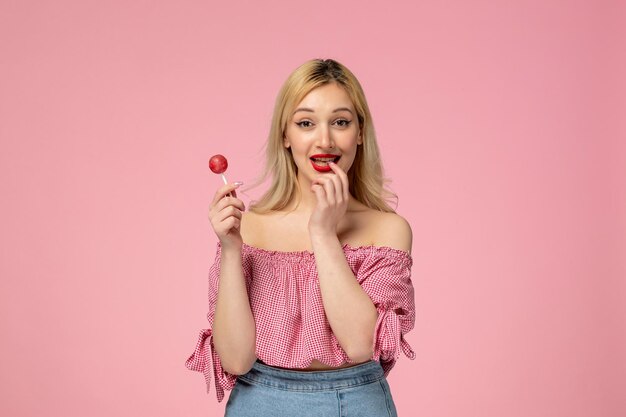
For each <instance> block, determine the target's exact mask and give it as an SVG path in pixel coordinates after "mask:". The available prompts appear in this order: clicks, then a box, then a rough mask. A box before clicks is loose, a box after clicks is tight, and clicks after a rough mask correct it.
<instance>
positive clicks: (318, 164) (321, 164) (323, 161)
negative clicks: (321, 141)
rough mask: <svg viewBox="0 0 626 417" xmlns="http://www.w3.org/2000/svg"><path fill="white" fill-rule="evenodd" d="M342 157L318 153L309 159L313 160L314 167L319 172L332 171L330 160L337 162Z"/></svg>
mask: <svg viewBox="0 0 626 417" xmlns="http://www.w3.org/2000/svg"><path fill="white" fill-rule="evenodd" d="M340 158H341V155H332V154H318V155H313V156H311V157H310V158H309V159H310V160H311V164H312V165H313V169H315V170H316V171H318V172H328V171H332V169H331V168H330V165H328V163H329V162H334V163H337V161H339V159H340Z"/></svg>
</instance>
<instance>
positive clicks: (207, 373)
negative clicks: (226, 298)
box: [185, 244, 237, 402]
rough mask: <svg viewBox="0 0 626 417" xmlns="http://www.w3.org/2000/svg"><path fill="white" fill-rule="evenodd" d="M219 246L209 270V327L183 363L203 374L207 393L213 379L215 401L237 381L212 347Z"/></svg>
mask: <svg viewBox="0 0 626 417" xmlns="http://www.w3.org/2000/svg"><path fill="white" fill-rule="evenodd" d="M220 259H221V246H220V245H219V244H218V245H217V252H216V254H215V262H214V263H213V265H212V266H211V268H210V269H209V312H208V314H207V319H208V321H209V325H208V328H207V329H202V330H201V331H200V334H199V336H198V341H197V343H196V349H195V351H194V352H193V354H192V355H191V356H190V357H189V358H188V359H187V361H186V362H185V366H186V367H187V368H188V369H190V370H192V371H197V372H202V373H203V374H204V380H205V381H206V387H207V393H209V391H210V390H211V374H213V377H214V378H215V393H216V395H217V401H218V402H222V400H223V399H224V390H229V391H230V390H232V389H233V387H234V386H235V382H236V380H237V375H233V374H229V373H228V372H226V371H224V368H222V362H221V360H220V358H219V356H218V355H217V352H216V351H215V347H214V346H213V315H214V314H215V304H216V302H217V290H218V285H219V277H220Z"/></svg>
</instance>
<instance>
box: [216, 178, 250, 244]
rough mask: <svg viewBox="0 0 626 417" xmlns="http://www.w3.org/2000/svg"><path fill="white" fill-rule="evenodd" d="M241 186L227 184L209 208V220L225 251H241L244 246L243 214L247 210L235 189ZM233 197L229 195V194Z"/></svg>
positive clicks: (217, 193)
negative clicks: (241, 227)
mask: <svg viewBox="0 0 626 417" xmlns="http://www.w3.org/2000/svg"><path fill="white" fill-rule="evenodd" d="M240 185H241V184H226V185H224V186H223V187H221V188H220V189H219V190H217V192H216V193H215V197H214V198H213V202H212V203H211V206H210V208H209V220H210V221H211V226H213V230H214V231H215V234H216V235H217V237H218V238H219V240H220V243H221V245H222V248H224V249H240V248H241V246H242V245H243V239H242V238H241V232H240V231H239V227H240V226H241V215H242V214H241V213H242V212H243V211H245V210H246V207H245V205H244V204H243V201H241V200H240V199H238V198H237V193H236V192H235V189H236V188H238V187H239V186H240ZM229 193H230V194H231V195H228V194H229Z"/></svg>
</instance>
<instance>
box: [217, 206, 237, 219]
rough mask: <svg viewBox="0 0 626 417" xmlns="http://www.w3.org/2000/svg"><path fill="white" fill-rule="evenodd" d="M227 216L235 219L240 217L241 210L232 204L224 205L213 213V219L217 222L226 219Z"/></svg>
mask: <svg viewBox="0 0 626 417" xmlns="http://www.w3.org/2000/svg"><path fill="white" fill-rule="evenodd" d="M229 217H235V218H237V219H241V217H242V214H241V210H239V209H238V208H237V207H233V206H228V207H225V208H224V209H222V210H220V211H219V212H218V213H217V214H216V215H215V220H216V221H218V222H223V221H225V220H227V219H228V218H229Z"/></svg>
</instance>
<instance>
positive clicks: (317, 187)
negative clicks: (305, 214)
mask: <svg viewBox="0 0 626 417" xmlns="http://www.w3.org/2000/svg"><path fill="white" fill-rule="evenodd" d="M311 190H312V191H313V193H314V194H315V199H316V200H317V205H318V206H322V205H327V204H328V202H327V200H326V191H325V190H324V186H323V185H322V184H319V183H317V182H314V183H313V185H312V186H311Z"/></svg>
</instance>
